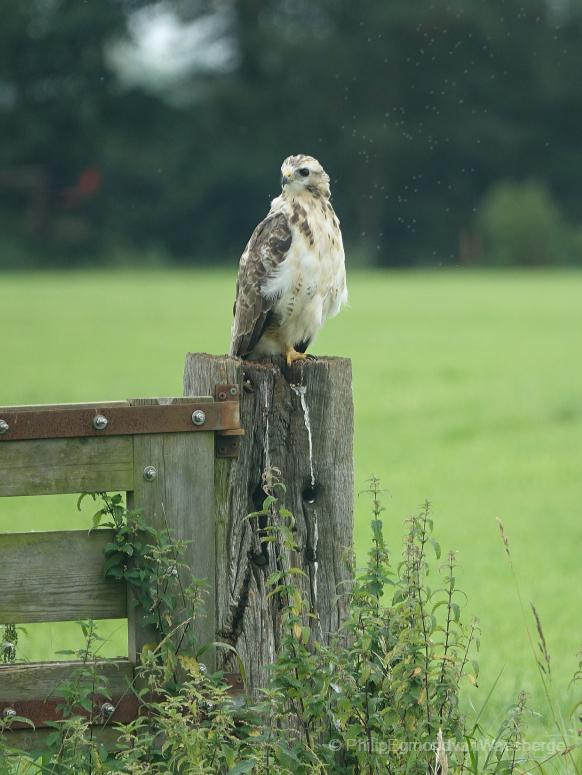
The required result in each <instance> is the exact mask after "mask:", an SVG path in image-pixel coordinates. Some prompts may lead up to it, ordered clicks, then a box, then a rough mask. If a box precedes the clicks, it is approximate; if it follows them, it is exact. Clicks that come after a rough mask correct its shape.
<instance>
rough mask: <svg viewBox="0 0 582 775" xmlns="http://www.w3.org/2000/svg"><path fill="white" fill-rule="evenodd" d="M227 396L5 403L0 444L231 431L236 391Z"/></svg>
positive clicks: (236, 424)
mask: <svg viewBox="0 0 582 775" xmlns="http://www.w3.org/2000/svg"><path fill="white" fill-rule="evenodd" d="M219 387H221V388H222V387H223V386H219ZM237 391H238V388H237ZM220 392H221V395H222V392H223V391H222V390H221V391H220ZM228 399H229V400H222V399H221V400H216V401H214V402H212V401H208V402H204V401H192V402H187V403H177V404H151V405H150V404H146V405H139V406H130V405H129V404H124V403H121V404H115V405H109V406H108V405H107V404H103V405H99V404H86V405H83V404H80V405H78V406H76V407H74V408H71V407H66V406H63V407H59V406H55V407H51V408H43V407H39V408H38V409H37V408H24V407H23V408H20V407H18V408H16V407H15V408H14V409H10V408H6V409H1V410H0V443H2V442H9V441H17V440H24V439H59V438H60V439H63V438H78V437H94V436H128V435H134V434H144V433H179V432H186V431H192V432H196V431H218V432H234V433H237V432H240V430H241V428H240V412H239V401H238V395H236V396H235V395H233V394H229V395H228Z"/></svg>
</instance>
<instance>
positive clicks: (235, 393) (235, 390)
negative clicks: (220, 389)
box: [228, 385, 238, 396]
mask: <svg viewBox="0 0 582 775" xmlns="http://www.w3.org/2000/svg"><path fill="white" fill-rule="evenodd" d="M228 392H229V393H230V395H231V396H238V388H237V387H234V385H233V386H232V387H231V388H230V389H229V391H228Z"/></svg>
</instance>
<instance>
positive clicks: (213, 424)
mask: <svg viewBox="0 0 582 775" xmlns="http://www.w3.org/2000/svg"><path fill="white" fill-rule="evenodd" d="M240 434H242V431H241V429H240V413H239V389H238V387H237V386H236V385H218V386H217V387H216V391H215V395H214V396H207V397H201V398H169V399H136V400H130V401H117V402H109V403H90V404H69V405H56V406H24V407H6V408H3V409H0V496H19V495H30V496H32V495H49V494H50V495H53V494H63V493H83V492H118V491H122V492H126V493H127V499H128V506H129V508H132V509H141V510H143V514H144V516H145V518H146V520H147V522H148V523H149V524H151V525H152V526H153V527H156V528H159V529H161V528H167V529H169V531H170V534H171V535H172V537H173V538H176V539H184V540H186V541H189V542H190V543H188V545H187V549H186V556H185V558H184V559H185V562H186V563H187V564H188V565H189V566H190V568H191V572H192V574H194V575H195V576H196V577H198V578H204V579H207V580H208V589H209V595H210V599H209V601H208V606H207V615H206V616H205V617H204V618H203V619H201V620H200V621H199V622H198V625H197V626H198V630H197V639H198V642H199V643H201V644H204V643H212V642H213V641H214V640H215V629H216V625H215V595H216V591H215V584H216V578H215V556H216V555H215V546H214V542H215V536H214V511H215V507H214V458H215V454H219V455H221V456H230V457H232V456H235V455H236V454H237V437H238V436H239V435H240ZM33 507H34V505H33V502H31V508H33ZM23 528H26V525H23ZM110 540H111V531H109V530H103V529H99V530H96V531H94V532H91V533H89V532H88V531H84V530H82V531H79V530H72V531H56V532H34V533H30V532H29V533H24V532H20V533H19V532H15V533H8V534H0V624H26V623H31V622H52V621H59V622H60V621H76V620H79V619H84V618H91V619H96V620H98V619H127V625H128V643H129V647H128V656H127V659H119V660H106V661H105V660H104V662H103V665H102V666H101V668H102V669H103V671H104V673H105V674H106V676H107V678H108V681H109V686H110V690H111V694H112V700H113V704H115V706H116V710H115V713H114V715H113V716H112V717H111V720H113V721H123V720H129V719H131V718H133V717H135V713H136V703H135V699H134V698H133V696H132V693H131V692H130V691H128V686H129V683H130V682H131V680H132V678H133V672H134V667H135V665H136V663H137V661H138V659H139V653H140V650H141V647H142V646H143V644H144V642H145V641H146V640H151V636H150V637H149V638H148V637H147V633H146V632H145V631H144V630H143V629H142V627H141V626H140V620H141V617H140V614H139V611H136V609H135V606H134V605H132V604H131V602H130V601H128V591H127V589H126V588H125V586H124V585H123V584H121V583H119V582H115V581H112V580H108V579H106V578H105V577H104V573H103V563H104V555H103V548H104V546H105V544H106V543H108V542H109V541H110ZM212 658H213V657H212V656H210V661H211V660H212ZM78 665H79V663H75V662H71V661H67V662H39V663H28V664H8V665H2V666H0V713H2V714H4V715H5V716H7V715H13V714H14V713H16V714H17V715H18V716H24V717H26V718H28V719H30V720H32V721H33V722H34V724H35V726H36V728H42V727H43V726H45V725H46V722H47V721H49V720H54V719H55V718H56V717H57V714H56V705H57V704H58V702H59V701H60V700H59V697H58V687H59V685H60V684H61V683H62V681H63V679H64V678H65V677H66V676H67V675H68V674H69V673H70V671H71V670H73V669H75V668H76V667H77V666H78ZM95 701H96V702H99V701H100V700H99V698H95ZM15 734H17V735H18V734H19V733H18V732H16V733H15ZM15 742H17V741H15ZM17 744H20V741H18V742H17Z"/></svg>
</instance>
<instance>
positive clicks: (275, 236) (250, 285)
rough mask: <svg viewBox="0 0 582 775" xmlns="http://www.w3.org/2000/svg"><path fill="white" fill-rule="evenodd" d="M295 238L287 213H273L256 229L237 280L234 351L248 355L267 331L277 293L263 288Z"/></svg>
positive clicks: (242, 259) (232, 345) (231, 350)
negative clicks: (267, 293) (265, 291)
mask: <svg viewBox="0 0 582 775" xmlns="http://www.w3.org/2000/svg"><path fill="white" fill-rule="evenodd" d="M291 240H292V235H291V229H290V227H289V223H288V222H287V217H286V216H285V215H284V214H283V213H276V214H269V215H268V216H267V217H266V218H265V220H264V221H261V223H259V225H258V226H257V228H256V229H255V230H254V232H253V235H252V237H251V238H250V240H249V242H248V245H247V246H246V248H245V251H244V253H243V254H242V257H241V260H240V267H239V272H238V278H237V281H236V299H235V302H234V309H233V313H234V321H233V324H232V336H231V342H230V354H231V355H238V356H241V357H243V356H245V355H248V354H249V353H250V352H251V350H252V349H253V347H254V346H255V345H256V344H257V342H258V341H259V339H260V338H261V336H262V335H263V332H264V330H265V328H266V327H267V325H268V322H269V319H270V317H271V310H272V308H273V305H274V304H275V301H276V299H277V297H273V296H265V295H264V294H263V292H262V288H263V287H264V284H265V282H266V281H267V280H269V279H270V278H271V277H272V276H273V274H274V273H275V272H276V270H277V267H279V266H280V264H281V263H282V262H283V261H284V260H285V257H286V255H287V253H288V251H289V248H290V247H291Z"/></svg>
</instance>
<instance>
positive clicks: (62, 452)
mask: <svg viewBox="0 0 582 775" xmlns="http://www.w3.org/2000/svg"><path fill="white" fill-rule="evenodd" d="M132 487H133V446H132V439H131V438H129V437H110V438H84V439H41V440H28V441H6V442H3V443H2V444H0V496H10V495H58V494H61V493H70V492H106V491H109V492H112V491H117V490H131V488H132Z"/></svg>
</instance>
